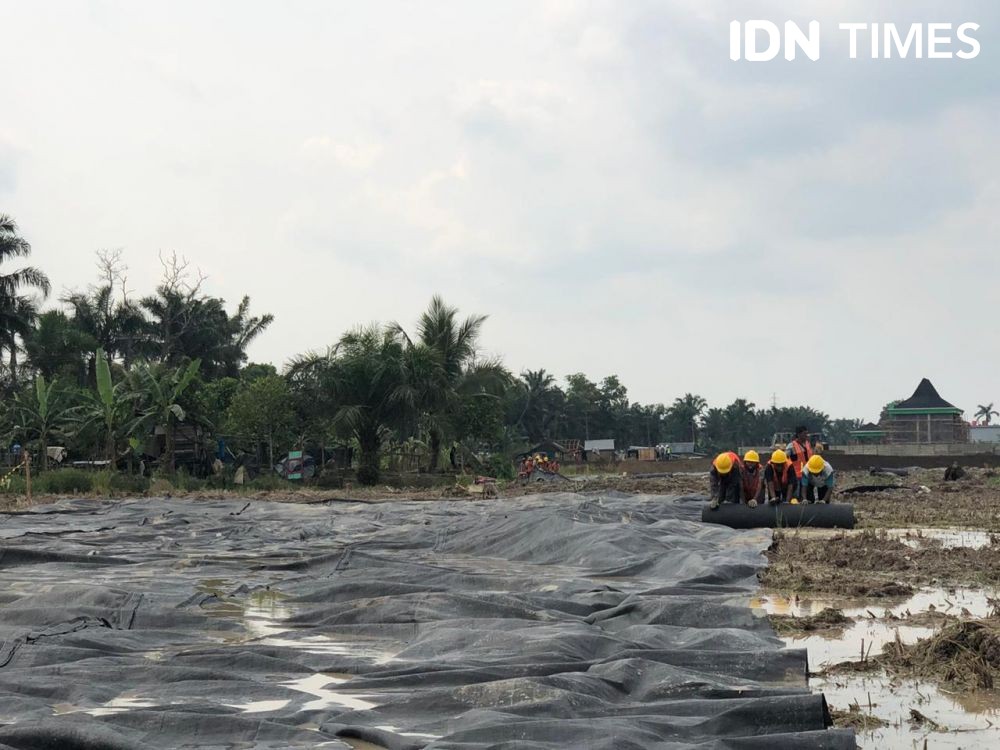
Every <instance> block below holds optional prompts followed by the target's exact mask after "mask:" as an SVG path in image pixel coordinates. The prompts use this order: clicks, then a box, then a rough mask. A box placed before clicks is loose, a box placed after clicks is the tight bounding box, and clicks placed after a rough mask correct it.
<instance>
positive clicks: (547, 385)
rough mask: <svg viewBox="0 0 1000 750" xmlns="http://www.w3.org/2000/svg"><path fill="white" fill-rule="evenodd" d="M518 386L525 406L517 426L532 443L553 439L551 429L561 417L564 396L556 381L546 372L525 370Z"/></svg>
mask: <svg viewBox="0 0 1000 750" xmlns="http://www.w3.org/2000/svg"><path fill="white" fill-rule="evenodd" d="M518 384H519V385H520V388H521V391H522V394H521V399H522V400H523V403H524V406H523V407H522V408H521V412H520V416H519V417H518V419H517V424H518V425H519V426H520V428H521V429H522V430H523V431H524V433H525V434H526V435H527V436H528V441H529V442H531V443H536V442H538V441H539V440H544V439H545V438H546V437H551V436H550V435H549V434H548V432H549V427H550V426H551V424H552V423H553V422H554V421H555V420H556V419H557V418H558V416H559V406H560V402H561V401H562V395H563V393H562V391H561V390H560V389H559V388H558V386H556V379H555V378H554V377H553V376H552V375H551V374H549V373H548V372H546V371H545V370H525V371H524V372H522V373H521V379H520V381H519V383H518Z"/></svg>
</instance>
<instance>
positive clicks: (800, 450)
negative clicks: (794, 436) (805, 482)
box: [791, 438, 813, 479]
mask: <svg viewBox="0 0 1000 750" xmlns="http://www.w3.org/2000/svg"><path fill="white" fill-rule="evenodd" d="M791 445H792V446H794V447H795V458H793V459H792V466H793V467H794V468H795V476H797V477H798V478H799V479H802V470H803V469H804V468H805V465H806V461H808V460H809V459H810V458H812V454H813V449H812V443H810V442H809V438H806V443H805V445H803V444H802V443H800V442H799V441H798V440H793V441H792V442H791Z"/></svg>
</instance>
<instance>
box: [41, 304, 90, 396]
mask: <svg viewBox="0 0 1000 750" xmlns="http://www.w3.org/2000/svg"><path fill="white" fill-rule="evenodd" d="M96 348H97V342H96V341H95V340H94V339H93V338H92V337H90V336H89V335H87V334H86V333H84V332H83V331H81V330H80V329H79V328H78V327H77V326H76V325H74V324H73V321H71V320H70V319H69V318H68V317H67V316H66V314H65V313H64V312H62V311H60V310H49V311H47V312H43V313H42V314H41V315H39V316H38V322H37V324H36V326H35V327H34V328H33V329H31V331H29V332H28V334H27V335H26V336H25V337H24V351H25V353H26V354H27V357H28V359H27V363H28V364H29V365H30V366H31V367H32V368H34V369H35V370H36V371H37V372H38V373H40V374H41V375H44V376H45V378H46V379H47V380H51V379H53V378H55V377H57V376H58V377H64V378H66V379H67V380H71V381H73V382H75V383H77V384H78V385H83V384H84V383H85V382H86V373H87V358H88V357H89V355H90V352H93V351H94V350H95V349H96Z"/></svg>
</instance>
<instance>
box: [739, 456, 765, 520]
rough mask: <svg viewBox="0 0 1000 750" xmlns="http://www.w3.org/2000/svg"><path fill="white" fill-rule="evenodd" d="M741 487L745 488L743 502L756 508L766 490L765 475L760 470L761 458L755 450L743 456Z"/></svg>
mask: <svg viewBox="0 0 1000 750" xmlns="http://www.w3.org/2000/svg"><path fill="white" fill-rule="evenodd" d="M741 486H742V488H743V502H745V503H746V504H747V505H749V506H750V507H751V508H756V507H757V496H758V495H759V494H760V493H761V492H762V491H763V489H764V481H763V473H762V472H761V470H760V456H758V455H757V451H755V450H749V451H747V452H746V455H745V456H743V474H742V476H741Z"/></svg>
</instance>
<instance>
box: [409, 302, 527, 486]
mask: <svg viewBox="0 0 1000 750" xmlns="http://www.w3.org/2000/svg"><path fill="white" fill-rule="evenodd" d="M486 317H487V316H485V315H470V316H469V317H467V318H465V320H459V318H458V309H457V308H455V307H449V306H448V305H446V304H445V302H444V300H443V299H442V298H441V297H440V296H438V295H434V297H432V298H431V303H430V305H429V306H428V308H427V310H425V311H424V313H423V314H422V315H421V316H420V319H419V320H418V321H417V336H416V338H415V339H413V338H411V337H410V336H408V335H407V333H406V331H405V330H404V329H403V327H402V326H401V325H400V324H399V323H393V324H392V325H391V326H390V330H391V331H393V332H394V333H396V334H397V335H399V336H401V337H402V338H403V339H404V340H405V341H406V343H407V345H408V347H409V349H410V352H411V355H414V354H416V356H417V358H418V360H422V359H423V356H424V354H426V353H428V352H429V353H430V354H431V355H432V356H433V357H434V358H435V359H436V361H437V367H433V368H427V369H425V370H424V371H423V373H422V375H423V377H421V379H420V381H419V382H417V383H415V384H414V385H415V387H416V389H417V391H418V392H419V393H420V395H421V402H420V407H421V410H422V412H423V415H422V420H423V422H424V427H425V429H426V431H427V436H428V441H427V442H428V445H429V446H430V456H429V465H428V470H429V471H432V472H433V471H436V470H437V467H438V460H439V458H440V455H441V446H442V445H443V443H444V441H445V438H446V437H449V436H454V432H455V430H454V426H455V420H456V417H457V415H458V412H459V410H460V409H461V405H462V402H463V400H464V399H474V398H499V397H500V396H501V395H502V393H503V390H504V388H505V387H506V385H507V384H508V383H509V382H510V374H509V373H508V372H507V371H506V369H504V367H503V365H502V364H501V363H500V362H499V361H498V360H495V359H486V360H482V359H479V357H478V354H479V351H478V345H479V335H480V332H481V330H482V327H483V323H485V322H486ZM419 347H422V348H423V350H425V351H424V352H418V348H419ZM412 369H413V371H414V372H417V368H416V367H413V368H412Z"/></svg>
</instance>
